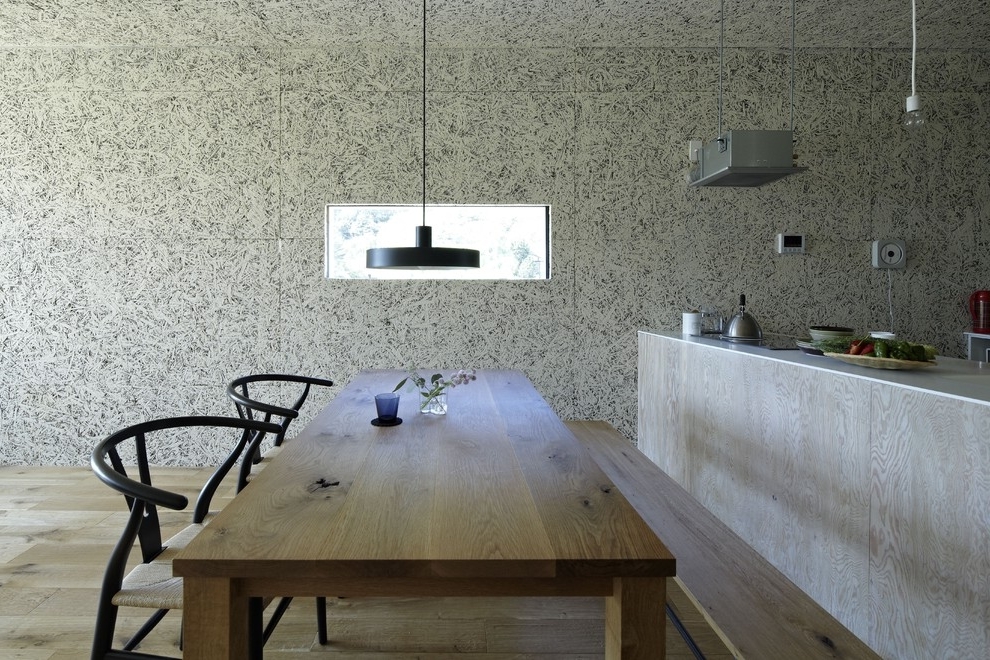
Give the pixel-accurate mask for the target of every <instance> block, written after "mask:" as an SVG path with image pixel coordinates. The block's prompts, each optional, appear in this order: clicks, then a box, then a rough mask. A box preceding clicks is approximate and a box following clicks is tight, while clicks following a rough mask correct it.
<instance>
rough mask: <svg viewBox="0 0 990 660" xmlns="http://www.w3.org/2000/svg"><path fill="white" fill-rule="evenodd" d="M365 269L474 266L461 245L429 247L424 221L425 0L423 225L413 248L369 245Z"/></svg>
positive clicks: (476, 256)
mask: <svg viewBox="0 0 990 660" xmlns="http://www.w3.org/2000/svg"><path fill="white" fill-rule="evenodd" d="M365 265H366V266H367V267H368V268H393V269H404V270H420V269H421V270H440V269H445V268H478V267H480V266H481V253H480V252H478V251H477V250H469V249H465V248H441V247H433V228H432V227H430V226H428V225H427V224H426V0H423V224H422V225H421V226H419V227H416V247H391V248H371V249H370V250H368V251H367V253H366V256H365Z"/></svg>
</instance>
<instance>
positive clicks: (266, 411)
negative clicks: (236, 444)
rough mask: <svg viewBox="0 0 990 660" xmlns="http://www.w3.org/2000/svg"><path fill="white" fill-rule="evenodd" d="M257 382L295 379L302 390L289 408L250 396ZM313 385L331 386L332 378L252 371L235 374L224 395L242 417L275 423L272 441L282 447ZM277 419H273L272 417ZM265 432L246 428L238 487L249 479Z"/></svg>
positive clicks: (280, 381)
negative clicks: (277, 430) (243, 455)
mask: <svg viewBox="0 0 990 660" xmlns="http://www.w3.org/2000/svg"><path fill="white" fill-rule="evenodd" d="M258 383H297V384H300V385H303V391H302V394H300V395H299V398H297V399H296V400H295V402H294V403H293V404H292V406H291V407H289V408H284V407H282V406H276V405H273V404H270V403H265V402H264V401H258V400H256V399H252V398H251V392H250V386H251V385H252V384H258ZM313 385H319V386H321V387H332V386H333V381H332V380H327V379H325V378H314V377H312V376H297V375H294V374H252V375H250V376H241V377H240V378H235V379H234V380H232V381H231V382H230V383H229V384H228V385H227V396H228V397H229V398H230V400H231V401H233V402H234V405H235V406H236V407H237V414H238V416H239V417H240V418H241V419H259V418H260V419H263V420H264V421H265V422H271V423H274V424H277V425H278V426H279V427H280V430H279V432H278V433H275V434H274V436H275V437H274V438H273V440H272V444H273V446H275V447H281V446H282V443H283V442H284V441H285V434H286V432H287V431H288V430H289V424H291V423H292V420H294V419H295V418H296V417H298V416H299V409H300V408H302V406H303V404H304V403H306V399H307V398H308V397H309V392H310V388H311V387H312V386H313ZM273 417H275V418H276V420H275V421H274V422H273V421H272V418H273ZM265 435H266V433H264V432H260V433H259V432H253V431H245V436H248V437H247V438H246V442H247V453H246V455H247V457H248V460H245V461H244V462H243V463H242V464H241V469H240V474H239V476H238V479H237V490H238V491H240V490H243V489H244V487H245V486H246V485H247V483H248V476H249V475H250V474H251V466H252V465H256V464H257V463H259V462H260V461H261V443H262V441H263V440H264V439H265Z"/></svg>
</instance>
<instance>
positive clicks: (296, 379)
mask: <svg viewBox="0 0 990 660" xmlns="http://www.w3.org/2000/svg"><path fill="white" fill-rule="evenodd" d="M273 382H277V383H297V384H300V385H303V391H302V394H301V395H299V398H298V399H296V401H295V402H294V403H293V404H292V406H291V407H290V408H283V407H281V406H276V405H273V404H270V403H265V402H263V401H258V400H256V399H252V398H251V392H250V386H251V384H257V383H273ZM313 385H319V386H321V387H332V386H333V381H332V380H328V379H325V378H315V377H313V376H298V375H295V374H252V375H250V376H241V377H240V378H236V379H234V380H232V381H231V382H230V383H229V384H228V385H227V396H228V397H229V398H230V400H231V401H233V402H234V405H235V406H237V414H238V415H239V416H240V417H241V419H256V418H258V417H261V418H262V419H263V420H264V421H265V422H271V421H272V417H276V418H280V420H279V421H277V422H275V423H276V424H277V425H278V426H279V428H280V431H279V432H278V433H276V434H275V438H274V439H273V446H275V447H281V446H282V443H283V442H284V441H285V433H286V431H288V430H289V424H291V423H292V420H294V419H295V418H296V417H298V416H299V409H300V408H302V405H303V404H304V403H306V399H307V398H308V397H309V392H310V388H311V387H312V386H313ZM264 439H265V432H254V431H245V437H244V439H243V440H242V441H243V442H245V443H246V445H247V450H246V456H247V458H245V460H244V461H243V462H242V463H241V470H240V474H239V475H238V479H237V490H238V491H240V490H242V489H243V488H244V487H245V486H247V483H248V476H249V475H250V474H251V466H252V465H254V464H257V463H258V462H260V461H261V443H262V441H263V440H264ZM291 602H292V598H291V597H290V596H286V597H283V598H282V599H281V600H280V601H279V603H278V607H277V608H276V610H275V613H276V614H277V615H278V616H281V614H280V612H284V611H285V609H286V608H287V607H288V606H289V603H291ZM274 616H275V615H273V618H274ZM316 628H317V639H318V641H319V643H320V644H321V645H325V644H326V643H327V599H326V598H325V597H324V596H317V597H316Z"/></svg>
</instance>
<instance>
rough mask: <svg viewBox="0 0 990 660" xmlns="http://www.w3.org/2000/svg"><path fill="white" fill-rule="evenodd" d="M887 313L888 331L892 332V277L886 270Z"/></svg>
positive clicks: (888, 270)
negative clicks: (888, 318)
mask: <svg viewBox="0 0 990 660" xmlns="http://www.w3.org/2000/svg"><path fill="white" fill-rule="evenodd" d="M887 311H888V313H889V314H890V331H891V332H893V331H894V276H893V275H892V274H891V271H890V269H889V268H888V269H887Z"/></svg>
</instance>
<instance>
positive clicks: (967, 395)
mask: <svg viewBox="0 0 990 660" xmlns="http://www.w3.org/2000/svg"><path fill="white" fill-rule="evenodd" d="M640 332H643V333H646V334H650V335H656V336H658V337H665V338H667V339H672V340H676V341H681V342H685V343H688V344H696V345H699V346H705V347H708V348H712V349H714V350H720V351H732V352H734V353H742V354H746V355H752V356H754V357H756V358H762V359H766V360H776V361H779V362H786V363H789V364H794V365H799V366H802V367H807V368H809V369H820V370H822V371H831V372H833V373H842V374H847V375H849V376H852V377H854V378H865V379H867V380H873V381H877V382H881V383H889V384H891V385H895V386H898V387H905V388H908V389H913V390H920V391H924V392H932V393H935V394H941V395H944V396H949V397H953V398H957V399H964V400H966V401H974V402H977V403H986V404H988V405H990V363H987V362H976V361H974V360H961V359H959V358H951V357H939V358H937V360H936V362H937V364H936V365H935V366H934V367H929V368H926V369H916V370H911V371H895V370H889V369H871V368H869V367H860V366H857V365H852V364H846V363H845V362H840V361H839V360H835V359H832V358H829V357H825V356H821V355H808V354H807V353H803V352H801V351H799V350H796V349H795V350H770V349H768V348H763V347H760V346H749V345H746V344H734V343H731V342H727V341H722V340H719V339H709V338H707V337H693V336H685V335H682V334H681V333H680V332H672V331H655V330H649V329H643V330H640Z"/></svg>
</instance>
